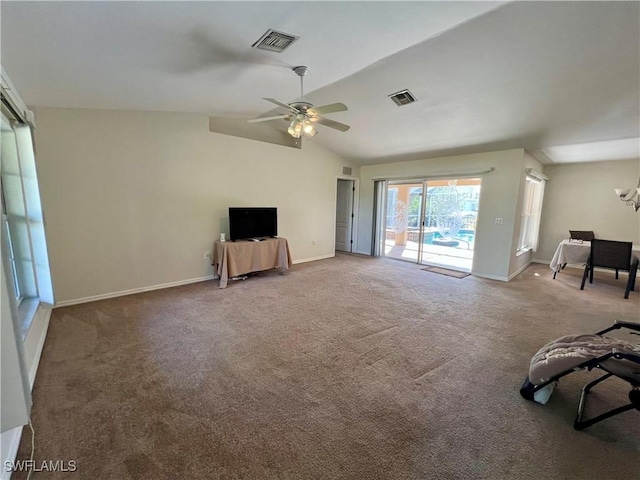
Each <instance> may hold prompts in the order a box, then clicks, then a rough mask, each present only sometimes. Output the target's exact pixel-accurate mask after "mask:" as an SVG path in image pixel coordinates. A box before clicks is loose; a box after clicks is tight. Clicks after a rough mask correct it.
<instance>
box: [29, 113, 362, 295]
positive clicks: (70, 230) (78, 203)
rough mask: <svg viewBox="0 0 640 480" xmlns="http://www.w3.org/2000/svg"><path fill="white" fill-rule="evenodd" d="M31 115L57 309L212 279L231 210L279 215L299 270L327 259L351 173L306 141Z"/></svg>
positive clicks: (198, 125)
mask: <svg viewBox="0 0 640 480" xmlns="http://www.w3.org/2000/svg"><path fill="white" fill-rule="evenodd" d="M35 113H36V121H37V125H38V128H37V130H36V131H35V141H36V148H37V157H38V172H39V175H40V184H41V185H40V188H41V194H42V203H43V208H44V212H45V216H46V229H47V239H48V248H49V255H50V261H51V272H52V277H53V285H54V290H55V296H56V301H57V302H69V301H71V300H76V299H82V298H86V297H92V296H96V295H105V294H111V293H115V292H122V291H127V290H131V289H139V288H145V287H151V286H156V285H161V284H165V283H172V282H181V281H187V280H190V279H198V278H202V277H206V276H209V275H212V274H213V269H212V267H211V266H210V265H209V262H208V261H207V260H205V259H204V258H203V257H204V252H205V251H211V250H212V244H213V241H214V240H215V239H216V238H218V237H219V234H220V232H222V231H225V232H226V233H228V231H227V229H228V213H227V212H228V210H227V209H228V207H229V206H274V207H277V208H278V227H279V232H278V233H279V235H280V236H282V237H286V238H287V239H288V240H289V243H290V248H291V254H292V257H293V259H294V261H301V260H305V259H313V258H318V257H325V256H331V255H333V254H334V241H335V240H334V239H335V235H334V230H335V200H336V183H337V180H336V179H337V176H338V175H340V174H341V173H342V167H343V166H344V165H349V166H353V165H350V164H349V163H348V162H346V161H344V160H343V159H341V158H340V157H338V156H336V155H335V154H333V153H330V152H328V151H327V150H325V149H323V148H321V147H320V146H318V145H317V144H314V143H313V141H309V142H306V144H305V146H304V148H303V150H296V149H292V148H286V147H281V146H277V145H272V144H268V143H262V142H257V141H253V140H245V139H240V138H236V137H230V136H226V135H221V134H215V133H210V132H209V131H208V118H207V116H205V115H199V114H176V113H154V112H132V111H116V110H80V109H53V108H37V109H36V110H35ZM353 175H354V176H358V175H359V171H358V168H357V167H354V170H353Z"/></svg>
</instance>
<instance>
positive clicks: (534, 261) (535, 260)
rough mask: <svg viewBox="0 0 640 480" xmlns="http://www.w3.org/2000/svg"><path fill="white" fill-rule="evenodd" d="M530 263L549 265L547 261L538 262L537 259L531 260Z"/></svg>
mask: <svg viewBox="0 0 640 480" xmlns="http://www.w3.org/2000/svg"><path fill="white" fill-rule="evenodd" d="M531 263H543V264H544V265H549V264H550V263H551V262H550V261H549V260H540V259H538V258H532V259H531Z"/></svg>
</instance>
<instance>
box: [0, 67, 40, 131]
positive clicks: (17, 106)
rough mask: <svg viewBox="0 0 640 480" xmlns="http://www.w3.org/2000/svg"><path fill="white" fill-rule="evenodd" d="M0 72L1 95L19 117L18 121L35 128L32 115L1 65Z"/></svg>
mask: <svg viewBox="0 0 640 480" xmlns="http://www.w3.org/2000/svg"><path fill="white" fill-rule="evenodd" d="M0 72H1V74H0V80H1V82H0V85H1V88H2V95H3V96H4V97H5V98H6V99H7V101H8V102H9V104H10V105H11V108H12V109H13V110H14V111H15V112H16V113H17V114H18V115H19V116H20V117H21V118H20V119H21V120H22V121H25V122H27V123H28V124H29V125H31V126H32V127H33V128H35V127H36V120H35V115H34V113H33V112H32V111H31V110H29V109H28V108H27V104H26V103H25V102H24V100H23V99H22V96H20V93H19V92H18V89H17V88H16V87H15V85H14V84H13V82H12V81H11V78H9V75H8V74H7V72H6V71H5V70H4V67H2V65H1V64H0Z"/></svg>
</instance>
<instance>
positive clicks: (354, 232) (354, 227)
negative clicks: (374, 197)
mask: <svg viewBox="0 0 640 480" xmlns="http://www.w3.org/2000/svg"><path fill="white" fill-rule="evenodd" d="M338 180H349V181H352V182H353V205H352V209H353V212H352V213H353V217H352V218H351V252H350V253H359V252H358V248H357V243H358V242H357V240H358V210H359V204H360V202H359V200H360V179H359V178H358V177H354V176H351V175H336V181H335V182H334V190H333V201H334V209H333V251H334V253H335V251H336V209H337V206H338Z"/></svg>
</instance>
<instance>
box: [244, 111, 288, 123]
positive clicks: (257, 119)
mask: <svg viewBox="0 0 640 480" xmlns="http://www.w3.org/2000/svg"><path fill="white" fill-rule="evenodd" d="M290 117H291V114H289V113H287V114H284V115H274V116H273V117H258V118H252V119H250V120H247V122H249V123H258V122H266V121H268V120H280V119H281V118H290Z"/></svg>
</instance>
